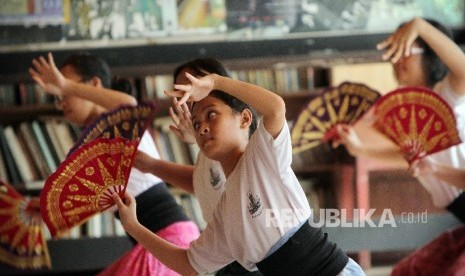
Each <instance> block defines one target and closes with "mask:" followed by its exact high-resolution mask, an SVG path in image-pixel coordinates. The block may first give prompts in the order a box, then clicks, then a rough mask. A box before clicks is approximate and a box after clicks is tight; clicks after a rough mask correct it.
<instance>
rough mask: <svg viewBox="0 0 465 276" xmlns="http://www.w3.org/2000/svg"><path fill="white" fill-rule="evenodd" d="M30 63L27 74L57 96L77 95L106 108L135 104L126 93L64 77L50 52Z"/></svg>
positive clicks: (132, 98) (111, 108) (94, 80)
mask: <svg viewBox="0 0 465 276" xmlns="http://www.w3.org/2000/svg"><path fill="white" fill-rule="evenodd" d="M32 64H33V68H29V74H30V75H31V76H32V78H33V79H34V81H36V82H37V84H39V86H40V87H41V88H42V89H44V91H46V92H47V93H50V94H53V95H56V96H58V97H70V96H72V97H79V98H82V99H85V100H88V101H91V102H94V103H96V104H98V105H100V106H102V107H104V108H106V109H108V110H113V109H116V108H117V107H119V106H120V105H122V104H129V105H137V100H136V99H135V98H134V97H133V96H131V95H128V94H126V93H123V92H119V91H116V90H112V89H107V88H103V87H101V86H99V85H87V84H84V83H79V82H76V81H73V80H70V79H67V78H65V77H64V76H63V74H62V73H61V72H60V70H58V68H57V66H56V65H55V61H54V60H53V55H52V54H51V53H49V54H48V55H47V59H45V58H44V57H43V56H40V57H39V58H37V59H34V60H32ZM91 81H92V82H95V84H98V82H99V81H101V80H100V79H99V78H98V77H94V78H93V79H92V80H91Z"/></svg>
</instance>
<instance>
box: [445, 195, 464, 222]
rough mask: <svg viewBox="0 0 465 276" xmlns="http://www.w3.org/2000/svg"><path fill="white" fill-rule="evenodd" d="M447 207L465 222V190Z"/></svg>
mask: <svg viewBox="0 0 465 276" xmlns="http://www.w3.org/2000/svg"><path fill="white" fill-rule="evenodd" d="M446 208H447V210H449V212H451V213H452V214H453V215H454V216H455V217H457V218H458V219H459V220H460V221H461V222H465V192H462V193H461V194H460V195H459V196H458V197H456V198H455V199H454V201H452V202H451V203H450V204H449V205H447V207H446Z"/></svg>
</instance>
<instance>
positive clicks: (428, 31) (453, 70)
mask: <svg viewBox="0 0 465 276" xmlns="http://www.w3.org/2000/svg"><path fill="white" fill-rule="evenodd" d="M417 37H421V38H422V39H423V40H424V41H425V43H427V44H428V45H429V46H430V47H431V49H433V51H434V52H435V53H436V55H438V57H439V58H440V59H441V60H442V62H443V63H444V64H445V65H446V66H447V68H448V69H449V74H448V77H449V80H450V84H451V86H452V89H453V90H454V91H456V92H457V93H460V94H461V95H464V94H465V66H463V65H464V64H465V54H464V52H463V51H462V50H461V49H460V47H459V46H458V45H457V44H456V43H455V42H454V41H453V40H451V39H450V38H449V37H447V35H445V34H444V33H442V32H441V31H440V30H438V29H436V28H435V27H434V26H432V25H431V24H429V23H428V22H427V21H425V20H424V19H421V18H414V19H413V20H411V21H409V22H408V23H406V24H405V25H404V26H402V27H401V28H399V29H398V30H397V31H396V32H394V33H393V34H392V35H391V36H389V37H388V38H387V39H386V40H384V41H382V42H381V43H379V44H378V46H377V47H378V49H385V48H387V47H389V48H388V50H387V51H386V53H385V54H384V55H383V58H384V59H385V60H388V59H390V60H391V61H392V62H393V63H396V62H397V61H398V60H399V59H400V57H401V56H402V55H405V56H408V55H409V54H410V49H411V46H412V44H413V42H414V41H415V39H416V38H417Z"/></svg>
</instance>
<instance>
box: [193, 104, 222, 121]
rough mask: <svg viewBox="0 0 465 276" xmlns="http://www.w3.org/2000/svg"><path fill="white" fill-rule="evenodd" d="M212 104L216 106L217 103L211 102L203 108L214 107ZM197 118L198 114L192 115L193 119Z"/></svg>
mask: <svg viewBox="0 0 465 276" xmlns="http://www.w3.org/2000/svg"><path fill="white" fill-rule="evenodd" d="M212 106H216V104H214V103H212V104H209V105H207V106H205V107H204V108H203V109H202V110H205V109H207V108H209V107H212ZM195 118H197V116H196V115H192V117H191V121H194V120H195Z"/></svg>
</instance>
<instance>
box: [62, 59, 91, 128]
mask: <svg viewBox="0 0 465 276" xmlns="http://www.w3.org/2000/svg"><path fill="white" fill-rule="evenodd" d="M60 71H61V73H62V74H63V76H64V77H65V78H67V79H71V80H74V81H76V82H81V83H88V84H89V85H92V84H91V82H90V81H84V80H83V79H82V77H81V76H80V75H78V74H77V73H76V71H75V70H74V68H73V67H72V66H70V65H67V66H65V67H63V68H61V70H60ZM59 105H60V108H61V109H62V110H63V114H64V116H65V117H66V118H67V119H68V120H69V121H70V122H72V123H74V124H76V125H79V126H83V125H85V124H87V123H88V122H89V121H91V120H92V119H93V118H91V115H92V110H93V109H94V106H95V105H94V103H93V102H90V101H87V100H84V99H82V98H79V97H73V96H64V97H62V99H61V101H60V102H59Z"/></svg>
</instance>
